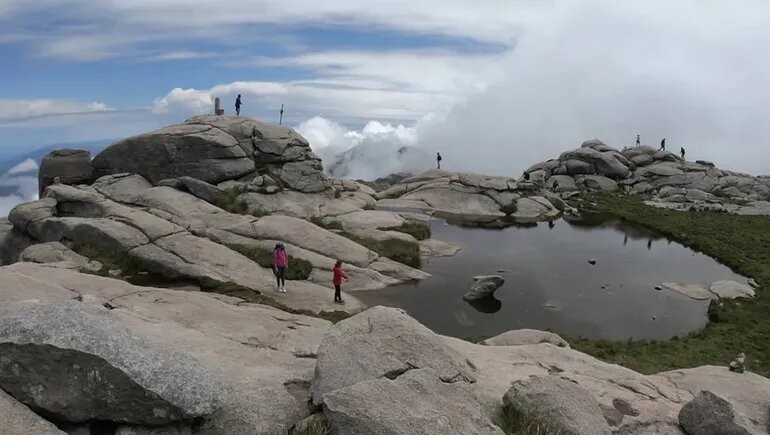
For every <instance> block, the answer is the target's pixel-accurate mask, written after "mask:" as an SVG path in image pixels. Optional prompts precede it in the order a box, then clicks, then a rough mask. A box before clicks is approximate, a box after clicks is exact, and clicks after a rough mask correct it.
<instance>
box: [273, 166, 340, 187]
mask: <svg viewBox="0 0 770 435" xmlns="http://www.w3.org/2000/svg"><path fill="white" fill-rule="evenodd" d="M322 170H323V167H322V166H321V164H320V162H315V161H312V162H311V161H302V162H289V163H286V164H284V165H283V167H282V168H281V171H280V172H279V173H278V174H276V175H277V176H278V177H279V178H280V179H281V180H282V181H283V182H284V183H286V184H287V185H288V186H289V187H290V188H292V189H294V190H298V191H300V192H305V193H317V192H323V191H324V190H327V189H328V188H329V187H330V183H329V180H328V179H327V178H326V176H325V175H324V174H323V172H321V171H322Z"/></svg>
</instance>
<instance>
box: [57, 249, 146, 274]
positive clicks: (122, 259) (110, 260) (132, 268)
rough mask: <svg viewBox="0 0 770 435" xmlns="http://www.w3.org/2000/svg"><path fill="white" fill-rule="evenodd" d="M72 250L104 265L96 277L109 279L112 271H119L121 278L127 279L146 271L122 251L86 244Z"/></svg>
mask: <svg viewBox="0 0 770 435" xmlns="http://www.w3.org/2000/svg"><path fill="white" fill-rule="evenodd" d="M70 249H72V250H73V251H75V252H77V253H78V254H80V255H82V256H84V257H86V258H88V259H89V260H95V261H98V262H99V263H101V264H102V268H101V269H99V270H98V271H96V272H95V273H94V274H95V275H99V276H106V277H109V276H110V273H109V272H110V271H111V270H119V271H120V276H122V277H125V276H132V275H137V274H138V273H140V272H143V271H144V270H145V269H144V268H143V267H142V264H141V263H139V262H138V261H137V260H135V259H134V258H133V257H131V256H130V255H128V254H127V253H125V252H122V251H117V250H109V249H103V248H99V247H96V246H93V245H85V244H82V245H80V244H76V245H73V246H72V247H71V248H70Z"/></svg>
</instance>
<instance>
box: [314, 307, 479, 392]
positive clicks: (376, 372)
mask: <svg viewBox="0 0 770 435" xmlns="http://www.w3.org/2000/svg"><path fill="white" fill-rule="evenodd" d="M417 368H432V369H433V370H434V371H435V372H436V378H438V379H441V381H443V382H446V383H453V382H463V383H468V382H474V381H475V369H474V368H473V366H471V365H469V364H468V362H467V361H466V359H465V358H464V357H462V356H461V355H460V354H458V353H456V352H455V351H453V350H451V349H449V348H447V347H446V346H445V344H444V343H443V340H442V339H441V337H439V336H438V335H436V334H435V333H434V332H433V331H431V330H430V329H428V328H426V327H425V326H423V325H422V324H420V323H419V322H417V321H416V320H414V319H412V318H411V317H409V316H408V315H407V314H406V313H404V312H403V311H402V310H399V309H395V308H386V307H374V308H370V309H368V310H366V311H364V312H363V313H360V314H358V315H356V316H353V317H351V318H349V319H346V320H343V321H342V322H339V323H337V324H336V325H334V327H333V328H332V329H331V330H329V332H328V333H327V334H326V337H324V339H323V341H322V342H321V346H320V347H319V349H318V359H317V363H316V371H315V379H314V380H313V384H312V396H313V402H314V403H315V404H321V403H323V401H324V400H325V397H326V396H327V395H328V394H329V393H331V392H333V391H336V390H339V389H342V388H345V387H349V386H351V385H355V384H358V383H360V382H365V381H371V380H374V379H380V378H383V377H386V378H390V379H395V378H397V377H398V376H399V375H401V374H403V373H405V372H407V371H409V370H413V369H417Z"/></svg>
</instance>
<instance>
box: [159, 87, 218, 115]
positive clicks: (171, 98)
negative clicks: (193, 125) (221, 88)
mask: <svg viewBox="0 0 770 435" xmlns="http://www.w3.org/2000/svg"><path fill="white" fill-rule="evenodd" d="M152 106H153V111H155V112H157V113H165V112H169V111H171V110H180V109H181V110H184V111H189V112H204V111H205V112H211V108H212V107H214V99H213V98H212V97H211V93H210V92H208V91H200V90H197V89H182V88H175V89H172V90H171V92H169V93H168V94H166V96H164V97H162V98H158V99H156V100H155V101H153V103H152Z"/></svg>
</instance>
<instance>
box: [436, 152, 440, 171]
mask: <svg viewBox="0 0 770 435" xmlns="http://www.w3.org/2000/svg"><path fill="white" fill-rule="evenodd" d="M436 169H441V154H439V153H436Z"/></svg>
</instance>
